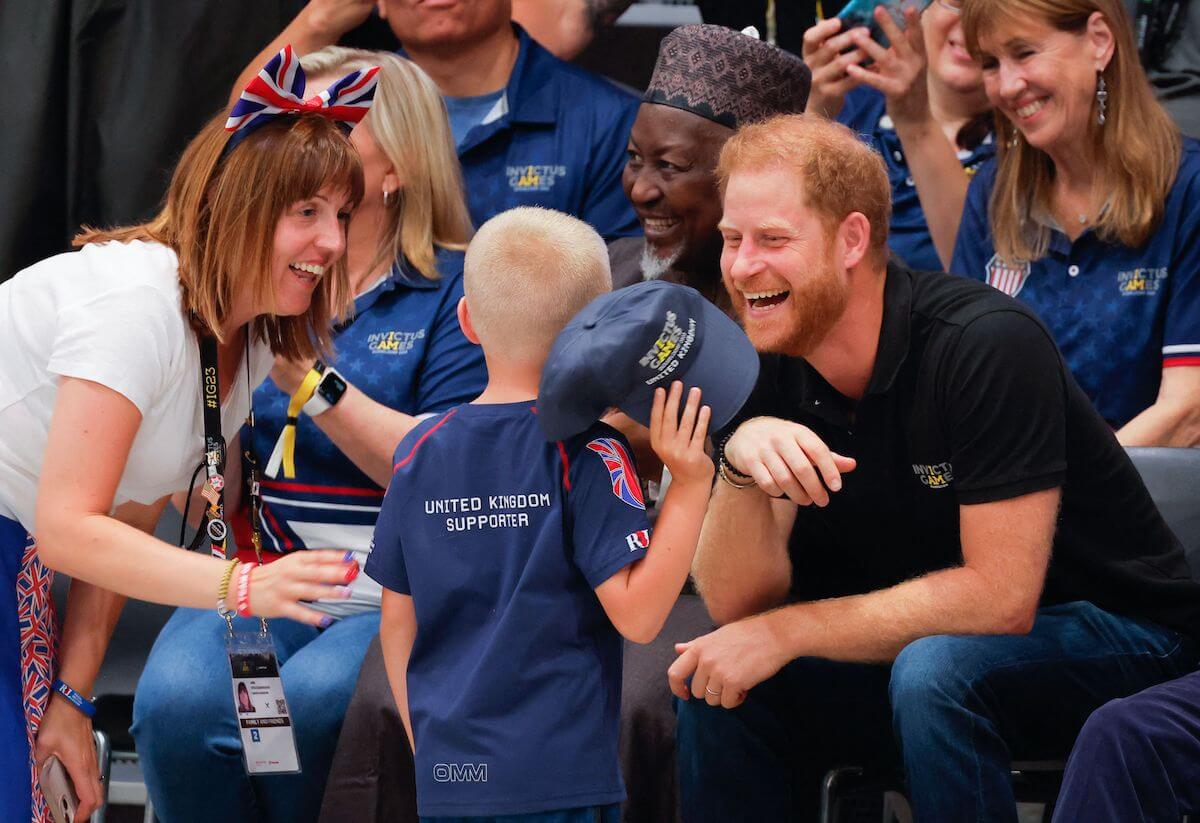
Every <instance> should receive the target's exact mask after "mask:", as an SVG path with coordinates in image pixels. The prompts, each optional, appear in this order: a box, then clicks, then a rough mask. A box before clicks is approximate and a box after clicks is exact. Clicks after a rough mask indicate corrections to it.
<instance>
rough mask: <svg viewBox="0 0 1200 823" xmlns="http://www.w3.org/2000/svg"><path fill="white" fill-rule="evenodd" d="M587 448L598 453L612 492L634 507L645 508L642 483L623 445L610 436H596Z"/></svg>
mask: <svg viewBox="0 0 1200 823" xmlns="http://www.w3.org/2000/svg"><path fill="white" fill-rule="evenodd" d="M587 447H588V449H590V450H591V451H594V452H595V453H596V454H598V455H600V459H601V460H603V461H604V466H605V468H607V469H608V477H609V479H610V480H612V490H613V494H615V495H616V496H617V498H618V499H619V500H620V501H621V502H622V503H626V504H628V505H630V506H633V507H634V508H635V509H645V508H646V501H645V500H643V499H642V484H641V483H640V482H639V481H638V476H637V471H636V470H635V469H634V468H633V460H632V459H630V457H629V452H627V451H625V447H624V446H622V445H621V444H620V443H619V442H617V441H616V440H614V439H613V438H611V437H597V438H596V439H595V440H593V441H592V442H590V443H588V444H587Z"/></svg>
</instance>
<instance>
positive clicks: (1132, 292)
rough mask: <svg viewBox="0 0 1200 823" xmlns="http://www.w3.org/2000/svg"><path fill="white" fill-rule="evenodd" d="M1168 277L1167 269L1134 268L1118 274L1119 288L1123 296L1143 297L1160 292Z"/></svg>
mask: <svg viewBox="0 0 1200 823" xmlns="http://www.w3.org/2000/svg"><path fill="white" fill-rule="evenodd" d="M1166 279H1167V269H1166V268H1161V269H1133V270H1131V271H1123V272H1119V273H1118V274H1117V288H1118V290H1119V291H1120V292H1121V296H1122V297H1142V296H1146V295H1153V294H1158V290H1159V288H1160V287H1161V286H1162V284H1163V281H1164V280H1166Z"/></svg>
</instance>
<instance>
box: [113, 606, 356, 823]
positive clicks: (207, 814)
mask: <svg viewBox="0 0 1200 823" xmlns="http://www.w3.org/2000/svg"><path fill="white" fill-rule="evenodd" d="M270 627H271V636H272V638H273V639H274V641H275V651H276V654H277V655H278V656H279V663H280V672H281V676H282V678H283V688H284V693H285V694H286V695H287V699H288V706H289V708H290V710H291V714H292V719H293V722H294V723H295V727H294V728H295V732H296V747H297V749H299V752H300V767H301V771H300V773H299V774H290V775H264V776H261V777H249V776H248V775H247V774H246V770H245V766H244V765H243V762H242V744H241V739H240V738H239V736H238V731H237V725H236V721H235V716H234V711H233V695H232V693H231V690H230V685H229V684H230V673H229V658H228V657H227V656H226V654H225V637H226V634H227V631H226V628H225V621H224V620H222V619H221V618H220V617H218V616H217V614H216V612H214V611H200V610H196V609H178V610H177V611H176V612H175V614H174V615H173V616H172V617H171V619H170V620H169V621H168V622H167V625H166V626H164V627H163V630H162V632H161V633H160V634H159V636H158V640H156V641H155V642H154V648H153V649H152V650H151V652H150V658H149V660H147V662H146V668H145V670H144V671H143V672H142V678H141V680H140V681H139V682H138V687H137V694H136V696H135V698H134V703H133V728H132V729H131V731H132V733H133V736H134V740H135V742H136V743H137V750H138V755H139V757H140V759H141V764H142V772H143V774H144V775H145V777H146V788H147V789H148V790H149V793H150V799H151V800H152V801H153V802H154V807H155V811H156V812H157V814H158V817H159V819H160V820H163V821H168V822H169V823H184V821H191V820H194V821H210V820H230V821H233V820H236V821H250V820H267V821H279V823H285V822H286V823H302V821H310V820H311V821H315V820H316V819H317V814H318V813H319V812H320V809H321V795H322V794H323V793H324V791H325V779H326V777H327V776H328V774H329V765H330V762H331V761H332V759H333V750H334V748H335V747H336V746H337V739H338V733H339V732H340V731H341V727H342V717H343V716H344V715H345V713H346V706H347V705H349V703H350V695H351V694H352V693H353V691H354V684H355V682H356V681H357V680H358V670H359V667H360V666H361V665H362V659H363V656H364V655H365V654H366V651H367V646H368V644H369V643H370V642H371V638H373V637H374V636H375V635H376V634H378V632H379V612H377V611H376V612H368V613H365V614H358V615H354V616H351V617H345V618H342V619H341V620H336V621H334V623H333V625H332V626H330V627H329V628H328V629H325V630H324V631H321V630H318V629H316V628H314V627H312V626H308V625H305V624H303V623H297V622H295V621H292V620H284V619H276V620H272V621H270ZM234 628H235V630H237V631H256V630H257V629H258V621H257V620H251V619H248V618H234Z"/></svg>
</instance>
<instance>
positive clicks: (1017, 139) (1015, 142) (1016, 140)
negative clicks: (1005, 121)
mask: <svg viewBox="0 0 1200 823" xmlns="http://www.w3.org/2000/svg"><path fill="white" fill-rule="evenodd" d="M1020 145H1021V132H1019V131H1017V130H1016V129H1015V128H1014V129H1013V133H1012V137H1010V138H1008V147H1009V148H1010V149H1015V148H1017V147H1018V146H1020Z"/></svg>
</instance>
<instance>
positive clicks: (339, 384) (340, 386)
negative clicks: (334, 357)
mask: <svg viewBox="0 0 1200 823" xmlns="http://www.w3.org/2000/svg"><path fill="white" fill-rule="evenodd" d="M313 368H314V369H316V370H317V371H318V372H320V374H321V382H319V383H317V387H316V389H314V390H313V395H312V397H310V398H309V399H308V402H306V403H305V404H304V405H303V406H302V407H301V411H303V412H304V413H305V414H307V415H308V416H309V417H316V416H317V415H318V414H321V413H323V412H327V411H329V410H330V409H332V408H333V407H334V406H336V405H337V404H338V401H339V400H341V399H342V397H343V396H344V395H345V394H346V387H347V386H348V385H349V384H348V383H347V382H346V378H344V377H342V375H341V373H340V372H339V371H338V370H337V369H335V368H334V367H333V366H326V365H325V364H324V363H322V362H321V361H320V360H318V361H317V362H316V363H315V364H314V365H313Z"/></svg>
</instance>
